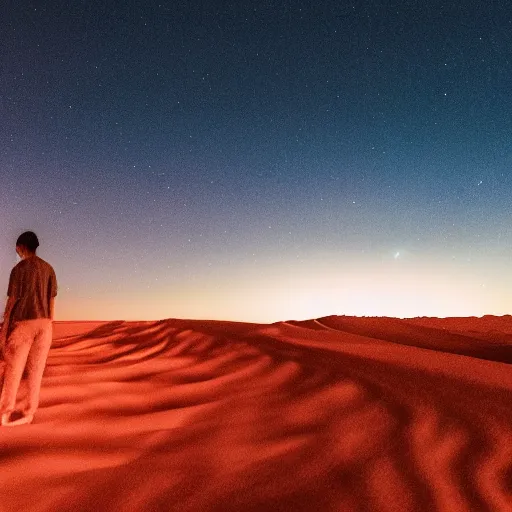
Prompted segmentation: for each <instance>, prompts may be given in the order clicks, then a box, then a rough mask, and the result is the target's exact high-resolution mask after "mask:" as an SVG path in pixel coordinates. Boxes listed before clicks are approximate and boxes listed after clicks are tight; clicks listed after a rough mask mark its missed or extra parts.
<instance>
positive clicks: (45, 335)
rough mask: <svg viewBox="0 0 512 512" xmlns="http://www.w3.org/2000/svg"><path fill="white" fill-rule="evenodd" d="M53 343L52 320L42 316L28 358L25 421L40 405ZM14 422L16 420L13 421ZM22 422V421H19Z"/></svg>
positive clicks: (30, 417)
mask: <svg viewBox="0 0 512 512" xmlns="http://www.w3.org/2000/svg"><path fill="white" fill-rule="evenodd" d="M51 344H52V322H51V320H49V319H46V318H42V319H40V320H39V321H38V329H37V334H36V336H35V338H34V342H33V343H32V347H31V348H30V352H29V354H28V359H27V382H28V391H27V407H26V409H25V410H24V411H23V412H24V418H20V420H18V421H21V420H24V419H26V421H24V422H23V423H30V422H31V421H32V419H33V417H34V414H35V412H36V410H37V408H38V407H39V394H40V391H41V382H42V380H43V373H44V369H45V367H46V360H47V359H48V352H49V351H50V347H51ZM13 423H14V422H13ZM18 424H22V423H18Z"/></svg>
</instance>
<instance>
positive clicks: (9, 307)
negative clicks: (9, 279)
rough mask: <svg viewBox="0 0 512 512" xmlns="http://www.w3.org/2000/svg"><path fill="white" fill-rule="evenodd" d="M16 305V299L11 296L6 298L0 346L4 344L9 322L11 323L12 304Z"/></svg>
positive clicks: (0, 329) (0, 330)
mask: <svg viewBox="0 0 512 512" xmlns="http://www.w3.org/2000/svg"><path fill="white" fill-rule="evenodd" d="M15 303H16V298H15V297H13V296H12V295H11V296H10V297H8V298H7V304H6V305H5V310H4V320H3V322H2V327H1V328H0V344H1V345H2V346H3V345H4V344H5V341H6V338H7V330H8V328H9V322H10V321H11V313H12V308H13V307H14V304H15Z"/></svg>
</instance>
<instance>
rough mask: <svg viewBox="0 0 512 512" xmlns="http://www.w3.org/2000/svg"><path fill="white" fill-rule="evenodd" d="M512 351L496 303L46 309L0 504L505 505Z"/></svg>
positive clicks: (153, 507)
mask: <svg viewBox="0 0 512 512" xmlns="http://www.w3.org/2000/svg"><path fill="white" fill-rule="evenodd" d="M511 363H512V317H510V316H503V317H493V316H485V317H482V318H474V317H473V318H447V319H439V318H416V319H406V320H403V319H393V318H355V317H342V316H337V317H326V318H321V319H316V320H310V321H301V322H297V321H290V322H281V323H275V324H247V323H235V322H220V321H198V320H174V319H170V320H162V321H156V322H123V321H117V322H55V323H54V342H53V346H52V349H51V351H50V355H49V359H48V364H47V368H46V371H45V375H44V378H43V384H42V391H41V404H40V408H39V410H38V412H37V413H36V416H35V418H34V422H33V424H31V425H25V426H18V427H12V428H7V427H3V428H0V457H1V468H2V471H1V473H0V511H1V512H10V511H19V510H23V511H25V512H36V511H37V512H42V511H52V512H59V511H73V512H79V511H96V512H99V511H112V512H114V511H116V512H119V511H122V512H131V511H180V512H186V511H191V512H197V511H201V512H202V511H216V512H217V511H218V512H221V511H222V512H224V511H226V512H227V511H233V512H235V511H236V512H240V511H326V512H328V511H333V512H334V511H336V512H338V511H350V512H352V511H382V512H388V511H401V512H404V511H415V512H416V511H429V512H432V511H446V512H455V511H472V512H474V511H493V512H494V511H497V512H510V511H512V366H511ZM24 385H25V382H24V381H22V385H21V389H20V392H19V396H18V398H19V402H20V403H22V401H23V395H24V392H25V388H24Z"/></svg>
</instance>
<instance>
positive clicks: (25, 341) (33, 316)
mask: <svg viewBox="0 0 512 512" xmlns="http://www.w3.org/2000/svg"><path fill="white" fill-rule="evenodd" d="M38 247H39V240H38V238H37V236H36V234H35V233H33V232H32V231H26V232H25V233H22V234H21V235H20V236H19V237H18V240H17V241H16V252H17V254H18V256H19V257H20V258H21V261H20V262H19V263H18V264H17V265H16V266H15V267H14V268H13V269H12V271H11V275H10V278H9V287H8V290H7V296H8V298H7V304H6V306H5V311H4V321H3V323H2V327H1V330H0V347H1V348H2V351H3V355H4V359H5V371H4V382H3V387H2V394H1V396H0V414H1V424H2V426H14V425H22V424H28V423H31V422H32V420H33V418H34V413H35V412H36V410H37V408H38V406H39V392H40V388H41V381H42V378H43V372H44V369H45V366H46V360H47V357H48V352H49V350H50V346H51V343H52V321H53V313H54V302H55V296H56V295H57V278H56V276H55V271H54V270H53V268H52V266H51V265H50V264H49V263H47V262H46V261H44V260H43V259H41V258H39V256H37V255H36V249H37V248H38ZM25 370H26V374H27V383H28V394H27V400H26V404H25V405H24V407H23V408H22V410H21V412H22V414H23V416H22V417H21V418H19V419H17V420H13V421H11V413H12V412H13V411H14V410H15V407H16V397H17V394H18V388H19V385H20V382H21V377H22V375H23V372H24V371H25Z"/></svg>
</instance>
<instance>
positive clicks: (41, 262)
mask: <svg viewBox="0 0 512 512" xmlns="http://www.w3.org/2000/svg"><path fill="white" fill-rule="evenodd" d="M36 257H37V259H38V261H39V263H40V264H41V265H43V267H45V268H46V269H47V270H48V271H50V272H54V273H55V270H53V267H52V266H51V265H50V264H49V263H48V262H47V261H46V260H43V258H40V257H39V256H36Z"/></svg>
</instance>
